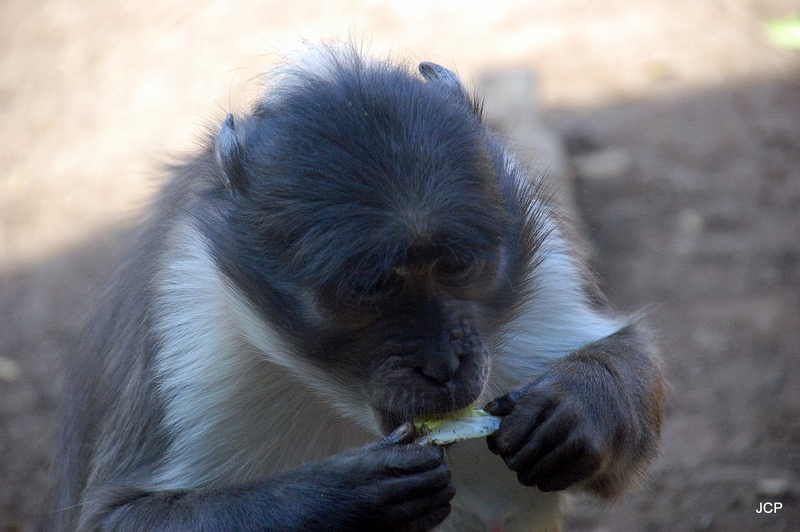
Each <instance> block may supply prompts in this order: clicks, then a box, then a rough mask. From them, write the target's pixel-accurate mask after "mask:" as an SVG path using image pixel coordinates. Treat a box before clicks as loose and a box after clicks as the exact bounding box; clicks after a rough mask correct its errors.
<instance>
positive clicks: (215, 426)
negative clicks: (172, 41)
mask: <svg viewBox="0 0 800 532" xmlns="http://www.w3.org/2000/svg"><path fill="white" fill-rule="evenodd" d="M543 183H544V182H543V178H541V176H539V177H537V178H534V177H530V176H529V175H528V173H527V171H526V169H525V168H524V167H523V165H522V164H521V163H520V162H518V161H517V159H516V158H515V157H514V156H512V155H511V153H510V151H509V149H508V148H507V147H506V142H505V141H504V140H503V139H502V137H501V136H500V135H499V134H498V133H497V132H495V131H494V130H493V129H492V128H490V127H489V126H488V125H487V124H486V123H485V121H484V119H483V117H482V105H481V101H480V98H479V97H478V96H477V95H475V94H472V93H471V92H470V91H468V90H467V89H466V88H465V85H464V84H463V83H462V82H461V81H460V79H459V77H458V76H457V75H456V74H455V73H454V72H453V71H451V70H449V69H447V68H444V67H442V66H440V65H437V64H434V63H429V62H422V63H420V64H419V66H418V69H417V72H414V71H413V69H412V68H411V67H410V66H409V65H408V64H407V63H405V62H403V61H401V60H398V59H387V58H373V57H370V56H368V55H367V54H365V53H362V51H361V50H360V49H359V47H358V46H356V45H353V44H352V43H351V44H331V43H328V44H322V45H313V46H312V45H308V47H307V49H306V50H305V51H304V52H302V53H301V54H298V55H297V56H296V57H292V58H289V59H287V60H286V61H285V62H283V63H281V64H280V65H278V66H276V67H275V70H274V72H273V73H272V75H271V76H270V77H269V79H268V80H267V81H266V82H265V87H264V89H263V93H262V94H261V95H260V96H259V97H258V98H257V100H256V101H255V102H254V104H253V106H252V107H251V109H250V110H249V111H247V112H246V113H241V114H239V115H238V116H234V114H228V115H227V116H226V117H225V118H224V119H223V120H222V121H221V123H220V125H219V126H218V128H217V130H216V131H210V132H209V133H208V135H207V136H206V138H205V140H204V141H203V144H202V146H201V147H199V148H198V150H197V151H196V153H194V154H192V155H188V156H186V157H185V158H184V160H181V161H180V162H178V163H176V164H175V165H173V166H172V167H171V168H170V169H169V172H168V178H167V179H166V180H165V183H164V185H163V188H162V189H161V191H160V193H159V194H158V195H157V196H156V198H155V199H154V200H153V204H152V206H151V209H150V210H149V211H148V213H147V215H146V216H145V217H144V219H143V220H142V222H141V225H140V227H139V229H138V233H137V237H136V239H135V244H134V245H132V246H131V247H130V248H129V250H128V252H127V255H126V257H125V259H124V260H123V261H122V263H121V265H120V266H119V269H118V271H117V274H116V275H115V277H114V279H113V280H112V281H111V284H110V286H109V288H108V290H107V292H106V295H105V297H104V299H103V301H102V302H101V303H100V304H99V306H98V310H97V312H96V313H95V314H94V317H93V318H92V319H91V320H89V324H88V325H87V328H86V330H85V332H84V334H83V335H82V336H81V340H80V342H79V343H78V346H77V347H76V349H75V350H74V353H72V354H71V355H70V360H69V362H70V369H69V370H68V373H67V378H66V384H65V400H64V409H63V414H62V418H61V419H62V421H61V430H60V434H59V444H58V450H57V454H56V459H55V473H54V476H55V482H54V486H53V488H52V490H51V492H50V495H49V497H48V500H47V503H46V509H45V512H44V514H45V517H44V520H43V523H42V525H41V530H47V531H58V532H61V531H75V530H77V531H81V532H88V531H112V530H113V531H131V530H149V531H177V530H181V531H229V532H239V531H241V532H245V531H301V530H325V531H342V532H345V531H373V530H376V531H377V530H387V531H402V532H411V531H427V530H433V529H436V530H439V531H450V530H459V531H490V530H491V531H498V530H503V531H505V532H511V531H517V530H520V531H522V530H525V531H531V530H534V531H547V530H556V529H557V528H558V526H559V524H558V523H559V516H560V509H559V501H560V498H561V495H562V492H563V491H564V490H567V489H574V490H584V491H589V492H592V493H596V494H598V495H600V496H603V497H614V496H617V495H619V494H620V493H622V492H624V490H625V489H627V488H628V487H629V486H631V485H634V484H636V482H637V480H638V479H639V478H641V475H642V473H643V471H644V470H645V468H646V467H647V465H648V464H649V462H651V461H652V459H653V457H654V456H655V455H656V453H657V448H658V440H659V432H660V423H661V408H662V406H661V404H662V400H663V390H664V380H663V371H662V369H661V362H660V358H659V354H658V350H657V348H656V347H655V345H654V342H653V341H652V340H651V339H650V337H649V334H648V333H647V330H646V328H645V327H644V325H643V324H642V319H640V318H639V317H638V316H625V315H622V314H619V313H616V312H614V311H613V310H611V309H610V307H609V305H608V304H607V303H605V300H604V299H603V297H602V295H601V294H600V292H599V290H598V289H597V288H596V285H595V283H594V282H593V281H592V277H591V275H589V274H587V268H586V267H585V266H584V265H583V264H582V261H581V259H580V257H579V254H578V253H576V252H575V250H574V247H573V245H572V244H571V243H570V241H569V239H568V238H567V232H566V230H565V227H564V221H563V217H562V216H561V215H560V214H559V212H558V209H557V205H556V203H555V202H554V201H553V199H552V195H551V194H549V193H548V192H547V188H546V185H545V184H543ZM476 403H477V404H480V405H485V409H486V410H487V411H488V412H489V413H491V414H494V415H497V416H502V421H501V423H500V428H499V430H498V431H497V432H495V433H494V434H492V435H491V436H489V437H488V439H484V438H481V439H474V440H469V441H464V442H458V443H455V444H453V445H451V446H449V447H446V448H440V447H437V446H423V445H419V444H417V443H415V442H414V438H415V429H414V426H413V425H412V424H411V423H409V422H410V421H411V420H413V419H414V418H415V417H419V416H427V415H435V414H443V413H448V412H453V411H456V410H458V409H462V408H464V407H467V406H469V405H472V404H476Z"/></svg>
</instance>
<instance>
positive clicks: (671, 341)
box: [0, 0, 800, 532]
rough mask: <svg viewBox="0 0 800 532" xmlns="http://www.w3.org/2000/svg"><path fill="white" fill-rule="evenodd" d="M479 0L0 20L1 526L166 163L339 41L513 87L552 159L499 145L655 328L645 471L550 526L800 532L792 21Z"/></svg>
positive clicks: (37, 458)
mask: <svg viewBox="0 0 800 532" xmlns="http://www.w3.org/2000/svg"><path fill="white" fill-rule="evenodd" d="M488 4H489V3H488V2H474V3H473V2H464V1H444V0H443V1H429V2H422V1H411V0H407V1H404V2H385V1H355V0H352V1H340V2H332V1H323V0H316V1H305V2H304V1H302V0H298V1H297V2H285V1H284V2H278V1H272V0H269V1H261V2H258V1H255V0H239V1H236V0H231V1H224V0H218V1H205V0H199V1H198V0H194V1H188V0H176V1H172V2H152V3H147V2H136V1H132V0H114V1H110V2H103V3H100V2H95V1H92V0H72V1H68V0H3V1H2V2H0V531H6V532H11V531H25V532H27V531H30V530H32V523H33V522H34V520H35V518H36V516H37V515H38V514H39V513H40V512H41V511H42V510H41V508H40V504H41V498H42V495H43V492H44V490H45V487H46V483H47V468H48V465H49V461H50V457H49V456H50V455H49V453H50V447H51V445H50V435H51V431H52V428H53V418H54V413H55V410H56V408H57V404H58V400H59V375H60V370H59V366H58V357H59V355H60V353H61V352H62V351H63V350H64V348H65V347H66V346H68V345H69V342H70V341H71V340H72V339H73V338H74V337H75V335H76V333H77V331H78V328H79V326H80V323H81V321H82V319H83V316H84V315H85V313H86V311H87V308H88V307H89V306H90V304H91V301H92V300H93V299H94V298H95V297H96V296H97V294H98V293H99V291H100V289H101V287H102V286H103V283H104V281H105V279H106V278H107V277H108V275H109V271H110V269H111V267H112V265H113V261H114V257H115V255H116V254H117V253H118V252H119V249H120V247H121V246H122V245H123V242H124V238H123V237H122V235H123V234H124V227H125V226H126V224H127V223H128V222H129V221H130V220H131V219H133V218H135V216H136V213H137V212H139V211H140V209H141V208H142V206H143V205H144V204H145V202H146V200H147V198H148V197H149V196H150V194H151V193H152V191H153V190H154V188H155V186H156V184H157V182H158V178H159V177H160V176H161V174H162V172H161V170H160V168H161V166H162V165H163V164H164V163H167V162H169V161H171V160H173V159H172V157H174V156H175V155H179V154H181V153H184V152H186V151H188V150H191V149H192V148H193V146H194V145H195V143H196V138H197V136H198V135H199V134H200V133H201V132H202V131H203V130H204V128H205V127H208V126H209V125H213V124H215V123H216V121H217V120H218V119H220V118H221V117H222V116H224V113H225V112H226V111H228V110H241V109H243V108H244V107H245V106H246V102H247V101H248V100H249V99H250V98H252V97H253V96H254V95H255V94H256V93H257V88H258V83H257V80H256V78H257V76H258V74H259V73H260V72H262V71H263V69H264V68H266V67H268V66H269V65H270V64H272V63H274V61H275V60H276V52H279V51H281V50H283V49H285V48H286V47H290V46H294V45H296V44H297V43H298V42H300V41H301V40H302V39H309V40H311V41H319V40H320V39H324V38H329V37H346V36H347V35H348V34H354V35H356V36H362V37H363V38H364V40H365V41H367V42H369V43H370V49H371V50H372V51H373V52H375V53H377V54H384V53H386V52H388V51H393V53H396V54H398V55H400V56H403V57H411V58H412V59H414V60H422V59H426V60H432V61H437V62H440V63H442V64H444V65H447V66H456V67H457V68H458V70H459V72H460V73H461V74H462V75H463V76H464V77H465V78H466V79H468V80H473V81H475V82H478V81H479V80H482V79H489V80H492V79H495V78H494V77H495V76H497V75H498V73H500V77H502V76H503V75H505V74H503V73H509V72H511V73H512V75H511V80H512V81H511V82H510V83H511V85H513V86H514V87H515V90H511V91H510V92H509V91H505V92H504V91H503V90H502V87H501V90H499V91H493V90H489V89H487V93H488V94H487V95H488V96H489V97H491V98H492V99H491V100H490V101H489V102H488V105H490V106H491V105H498V106H499V107H501V108H502V107H503V105H504V102H503V99H504V98H511V97H514V98H516V97H518V96H519V94H520V92H519V89H520V86H521V87H522V90H523V97H525V96H527V97H529V98H534V101H535V102H536V107H534V108H533V110H534V111H536V110H537V109H538V112H539V113H540V114H539V115H538V116H540V117H541V118H542V119H543V120H544V123H545V124H546V125H547V127H548V130H549V131H550V132H552V133H555V134H556V135H557V137H554V138H557V139H560V140H561V141H562V145H563V147H564V149H565V153H566V155H567V158H566V159H559V158H558V154H557V150H556V152H553V151H552V150H551V151H548V150H550V149H551V148H552V147H553V145H552V142H550V141H552V138H551V137H548V136H547V134H545V135H544V137H543V138H544V139H545V140H544V141H542V139H541V138H539V139H534V138H532V136H528V135H527V133H525V132H526V131H528V130H526V129H525V127H520V126H525V125H526V121H534V122H535V121H536V120H537V119H536V117H533V118H531V117H530V116H527V117H526V116H524V114H520V115H518V116H517V117H516V119H511V120H509V119H506V120H505V121H504V122H502V123H501V124H500V125H501V126H503V127H505V128H507V129H508V130H509V131H515V132H516V133H515V135H516V136H515V142H516V143H517V146H518V148H519V149H520V150H521V153H523V154H524V155H526V156H527V157H528V158H529V160H531V161H532V165H533V167H534V168H537V169H541V170H543V171H549V172H551V173H552V174H554V177H556V178H564V179H562V180H561V184H560V185H559V186H560V187H561V188H562V192H563V193H564V197H565V198H567V199H569V198H573V199H574V202H575V204H577V206H578V209H579V212H580V216H581V218H582V223H583V225H584V227H585V229H586V232H587V234H588V235H589V242H588V249H589V256H590V258H591V260H592V263H593V265H594V267H595V268H596V270H597V271H598V272H599V273H600V274H601V276H602V277H603V279H604V286H605V288H606V290H607V292H608V294H609V296H610V298H611V300H612V302H613V303H614V304H615V305H616V306H617V307H619V308H621V309H624V310H638V309H642V308H647V309H648V311H649V313H650V316H651V321H652V323H653V325H654V328H655V329H656V330H657V331H658V332H659V336H660V338H661V343H662V345H663V349H664V357H665V360H666V364H667V371H668V374H669V377H670V381H671V385H672V390H671V394H670V400H669V405H668V407H667V412H666V419H665V426H664V445H663V453H662V456H661V457H660V459H659V460H658V461H657V462H656V464H655V465H654V466H653V468H652V470H651V473H650V475H649V478H648V480H647V481H646V482H645V483H644V485H643V487H642V489H641V490H640V491H638V492H637V493H635V494H633V495H631V496H628V497H625V498H623V499H622V500H620V501H618V502H617V503H616V504H614V505H604V504H598V503H597V502H594V501H592V500H590V499H588V498H584V497H582V496H578V497H573V498H571V505H570V510H569V512H568V516H567V520H566V530H572V531H584V530H596V531H600V530H605V531H617V530H643V531H645V530H646V531H683V530H687V531H693V530H718V531H771V530H776V531H777V530H787V531H788V530H800V51H791V50H787V49H782V48H780V47H777V46H775V45H774V44H773V43H772V42H771V41H770V40H769V39H768V38H767V32H766V30H765V24H766V23H768V21H770V20H772V19H775V18H785V17H789V16H793V15H794V16H800V3H798V0H707V1H703V0H699V1H698V0H671V1H666V0H641V1H639V2H635V3H634V2H627V1H624V0H596V1H589V0H561V1H555V0H547V1H545V0H541V1H535V2H534V1H525V0H517V1H507V2H494V3H493V4H494V5H492V6H489V5H488ZM525 72H533V73H535V76H534V78H533V83H532V84H531V85H526V84H525V83H523V84H522V85H519V84H517V85H514V83H515V82H514V81H513V80H514V79H517V80H519V79H523V80H527V79H528V78H527V77H526V74H525ZM515 76H516V77H515ZM486 86H487V87H490V88H491V87H492V85H491V82H489V83H488V85H486ZM515 91H516V92H515ZM526 91H527V93H528V94H527V95H526V94H525V92H526ZM505 103H509V102H505ZM511 104H513V101H512V102H511ZM511 104H510V105H511ZM512 107H513V105H512ZM529 110H530V109H529ZM498 116H501V118H502V116H506V117H508V116H509V114H508V113H506V114H505V115H503V114H502V112H501V113H500V115H498ZM511 116H514V115H513V113H511ZM540 133H541V131H540ZM535 134H538V133H531V135H535ZM548 139H549V140H548ZM548 143H549V144H548ZM543 146H544V147H543ZM765 502H781V503H782V504H783V507H782V508H781V509H780V510H778V512H777V513H769V514H767V513H758V512H757V510H759V508H760V507H761V504H762V503H765Z"/></svg>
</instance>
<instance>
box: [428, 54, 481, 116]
mask: <svg viewBox="0 0 800 532" xmlns="http://www.w3.org/2000/svg"><path fill="white" fill-rule="evenodd" d="M417 68H418V69H419V73H420V74H422V77H423V78H425V80H426V81H429V82H433V83H441V84H442V85H444V86H445V87H446V88H447V89H450V90H451V91H452V92H453V93H455V94H457V95H458V96H459V97H460V98H461V99H463V100H464V103H466V104H467V105H469V106H470V107H472V108H473V109H474V110H475V112H476V114H477V115H478V116H480V114H481V113H480V105H479V104H478V103H476V102H473V100H472V98H470V96H469V94H467V91H466V89H465V88H464V85H462V84H461V80H460V79H458V76H457V75H456V73H455V72H453V71H452V70H448V69H446V68H445V67H443V66H441V65H437V64H436V63H430V62H428V61H423V62H422V63H420V64H419V67H417Z"/></svg>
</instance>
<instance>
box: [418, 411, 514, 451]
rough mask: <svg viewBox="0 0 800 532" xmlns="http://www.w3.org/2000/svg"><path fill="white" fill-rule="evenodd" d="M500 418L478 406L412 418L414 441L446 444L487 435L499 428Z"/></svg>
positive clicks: (421, 443)
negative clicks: (416, 418) (414, 430)
mask: <svg viewBox="0 0 800 532" xmlns="http://www.w3.org/2000/svg"><path fill="white" fill-rule="evenodd" d="M501 419H502V418H501V417H498V416H493V415H491V414H489V413H488V412H486V411H484V410H481V409H480V408H475V407H474V406H468V407H467V408H464V409H462V410H457V411H456V412H451V413H450V414H446V415H442V416H436V417H433V418H429V419H419V420H414V427H415V428H416V429H417V437H416V439H415V440H414V442H415V443H418V444H420V445H447V444H449V443H454V442H457V441H461V440H469V439H472V438H480V437H481V436H488V435H489V434H492V433H493V432H496V431H497V429H499V428H500V420H501Z"/></svg>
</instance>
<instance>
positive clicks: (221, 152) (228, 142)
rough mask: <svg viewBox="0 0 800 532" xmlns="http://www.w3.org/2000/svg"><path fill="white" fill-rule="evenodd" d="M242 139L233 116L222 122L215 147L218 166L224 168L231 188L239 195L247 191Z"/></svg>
mask: <svg viewBox="0 0 800 532" xmlns="http://www.w3.org/2000/svg"><path fill="white" fill-rule="evenodd" d="M241 143H242V139H241V135H239V132H238V131H237V130H236V125H235V121H234V118H233V115H232V114H230V113H229V114H228V116H226V117H225V120H224V121H223V122H222V126H221V127H220V128H219V133H218V134H217V143H216V146H215V151H216V156H217V164H219V165H220V166H221V167H222V170H223V171H224V172H225V177H226V178H227V180H228V185H229V187H230V188H231V189H232V190H233V191H234V192H238V193H240V194H241V193H244V191H245V184H246V183H245V175H244V170H243V168H242V144H241Z"/></svg>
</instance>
